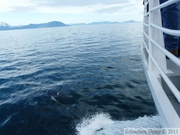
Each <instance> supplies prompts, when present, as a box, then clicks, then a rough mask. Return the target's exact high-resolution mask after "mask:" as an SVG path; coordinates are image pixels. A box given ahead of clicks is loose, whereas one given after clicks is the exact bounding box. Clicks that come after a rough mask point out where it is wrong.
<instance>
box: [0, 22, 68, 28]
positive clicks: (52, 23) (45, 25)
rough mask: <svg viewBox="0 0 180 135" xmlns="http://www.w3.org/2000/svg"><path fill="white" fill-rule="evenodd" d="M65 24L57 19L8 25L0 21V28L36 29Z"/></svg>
mask: <svg viewBox="0 0 180 135" xmlns="http://www.w3.org/2000/svg"><path fill="white" fill-rule="evenodd" d="M63 26H67V25H66V24H64V23H62V22H58V21H52V22H48V23H40V24H28V25H23V26H10V25H8V24H7V23H3V22H1V23H0V30H17V29H37V28H50V27H63Z"/></svg>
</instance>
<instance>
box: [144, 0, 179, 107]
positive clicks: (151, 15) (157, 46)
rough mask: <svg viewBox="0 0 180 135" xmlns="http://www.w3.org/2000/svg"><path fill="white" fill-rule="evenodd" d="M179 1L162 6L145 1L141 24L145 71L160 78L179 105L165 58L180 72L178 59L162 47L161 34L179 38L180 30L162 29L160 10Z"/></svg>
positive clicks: (177, 95) (152, 1)
mask: <svg viewBox="0 0 180 135" xmlns="http://www.w3.org/2000/svg"><path fill="white" fill-rule="evenodd" d="M179 1H180V0H169V1H167V2H164V3H163V4H159V0H146V2H145V3H144V23H143V41H142V48H141V49H142V52H144V53H143V55H144V56H143V57H144V59H146V61H145V65H146V69H147V70H148V71H149V72H151V73H152V74H155V75H156V76H157V77H162V78H163V79H164V81H165V82H166V84H167V86H168V87H169V88H170V90H171V91H172V93H173V94H174V96H175V97H176V99H177V100H178V102H179V103H180V92H179V90H178V89H177V88H176V86H175V85H174V84H173V82H172V81H171V80H170V79H169V77H168V74H170V71H169V69H168V68H167V59H166V56H167V57H168V58H169V59H170V60H171V61H173V62H174V63H175V64H176V65H177V66H178V68H179V71H180V59H179V58H177V57H175V56H174V55H172V54H171V53H170V52H169V51H167V50H166V49H165V47H164V38H163V33H166V34H170V35H174V36H180V30H171V29H167V28H163V27H162V19H161V9H162V8H164V7H167V6H169V5H171V4H174V3H176V2H179Z"/></svg>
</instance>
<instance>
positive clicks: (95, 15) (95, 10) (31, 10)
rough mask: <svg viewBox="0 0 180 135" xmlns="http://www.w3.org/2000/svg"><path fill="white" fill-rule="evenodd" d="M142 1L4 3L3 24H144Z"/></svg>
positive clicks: (7, 0) (2, 0) (1, 3)
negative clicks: (124, 22) (52, 22)
mask: <svg viewBox="0 0 180 135" xmlns="http://www.w3.org/2000/svg"><path fill="white" fill-rule="evenodd" d="M142 10H143V6H142V0H0V22H6V23H8V24H10V25H25V24H29V23H42V22H49V21H61V22H64V23H66V24H71V23H90V22H98V21H119V22H121V21H126V20H136V21H142V12H143V11H142Z"/></svg>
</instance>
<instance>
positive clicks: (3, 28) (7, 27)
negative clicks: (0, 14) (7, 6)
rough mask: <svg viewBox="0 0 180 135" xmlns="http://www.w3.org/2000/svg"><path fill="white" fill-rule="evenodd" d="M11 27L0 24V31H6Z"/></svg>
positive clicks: (3, 23)
mask: <svg viewBox="0 0 180 135" xmlns="http://www.w3.org/2000/svg"><path fill="white" fill-rule="evenodd" d="M10 28H11V26H10V25H9V24H7V23H5V22H0V30H8V29H10Z"/></svg>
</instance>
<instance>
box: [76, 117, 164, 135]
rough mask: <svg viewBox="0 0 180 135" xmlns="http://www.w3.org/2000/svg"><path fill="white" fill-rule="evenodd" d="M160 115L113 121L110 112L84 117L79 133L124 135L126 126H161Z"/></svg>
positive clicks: (83, 134)
mask: <svg viewBox="0 0 180 135" xmlns="http://www.w3.org/2000/svg"><path fill="white" fill-rule="evenodd" d="M160 127H161V124H160V120H159V117H158V116H144V117H139V118H137V119H135V120H126V121H113V120H112V119H111V117H110V116H109V115H108V114H103V113H101V114H96V115H94V116H91V117H90V118H84V119H83V120H82V121H81V123H79V124H78V125H77V126H76V130H77V134H78V135H117V134H118V135H123V133H124V128H160Z"/></svg>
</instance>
